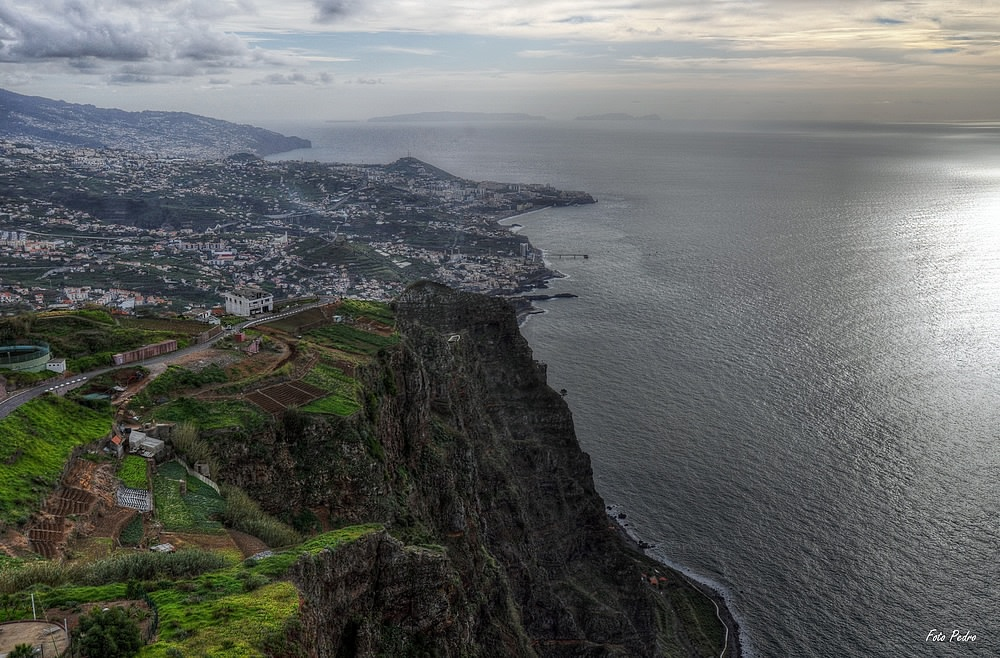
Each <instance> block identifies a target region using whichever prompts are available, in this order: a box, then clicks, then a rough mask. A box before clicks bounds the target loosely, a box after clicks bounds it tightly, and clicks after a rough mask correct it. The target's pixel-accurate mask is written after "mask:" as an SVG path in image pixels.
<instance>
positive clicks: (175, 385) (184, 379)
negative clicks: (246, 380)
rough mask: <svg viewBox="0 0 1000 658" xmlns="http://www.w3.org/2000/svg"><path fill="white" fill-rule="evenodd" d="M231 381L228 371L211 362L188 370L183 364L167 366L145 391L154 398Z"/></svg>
mask: <svg viewBox="0 0 1000 658" xmlns="http://www.w3.org/2000/svg"><path fill="white" fill-rule="evenodd" d="M227 381H229V376H228V375H226V372H225V371H224V370H223V369H222V368H220V367H219V366H217V365H215V364H214V363H210V364H209V365H207V366H206V367H204V368H202V369H201V370H197V371H195V370H188V369H187V368H182V367H181V366H173V365H172V366H167V369H166V370H165V371H164V372H163V373H162V374H160V375H159V376H158V377H157V378H156V379H154V380H153V381H151V382H150V383H149V384H148V385H147V386H146V388H145V390H144V391H143V392H144V394H145V395H147V396H149V397H150V398H152V399H156V398H158V397H160V396H171V395H176V394H177V393H178V392H180V391H183V390H187V389H196V388H201V387H202V386H206V385H208V384H222V383H225V382H227Z"/></svg>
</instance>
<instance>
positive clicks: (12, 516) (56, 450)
mask: <svg viewBox="0 0 1000 658" xmlns="http://www.w3.org/2000/svg"><path fill="white" fill-rule="evenodd" d="M110 430H111V417H110V416H107V415H104V414H101V413H98V412H96V411H93V410H91V409H88V408H86V407H82V406H80V405H78V404H76V403H75V402H71V401H68V400H65V399H63V398H61V397H57V396H52V395H46V396H43V397H40V398H38V399H35V400H32V401H31V402H28V403H26V404H24V405H21V407H19V408H18V409H17V410H16V411H14V412H13V413H12V414H11V415H9V416H7V417H6V418H4V419H2V420H0V437H3V440H2V441H0V524H19V523H22V522H24V521H26V520H27V519H28V517H30V516H31V514H32V513H33V512H34V511H35V510H36V509H37V508H38V506H39V504H40V503H41V502H42V498H43V497H44V496H46V495H47V494H48V493H49V492H51V491H52V489H53V488H54V487H55V486H56V484H58V479H59V476H60V475H61V474H62V470H63V465H64V464H65V462H66V460H67V459H68V458H69V455H70V453H71V452H72V450H73V448H75V447H77V446H81V445H84V444H87V443H90V442H91V441H96V440H97V439H101V438H104V437H105V436H107V434H108V432H109V431H110Z"/></svg>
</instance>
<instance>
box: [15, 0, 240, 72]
mask: <svg viewBox="0 0 1000 658" xmlns="http://www.w3.org/2000/svg"><path fill="white" fill-rule="evenodd" d="M203 5H204V3H203V2H202V1H201V0H183V1H173V2H172V1H170V0H164V1H162V2H159V3H157V4H156V5H155V6H150V3H148V2H147V3H144V4H143V3H137V2H135V0H93V1H90V2H87V1H85V0H33V1H32V2H31V3H30V4H29V3H28V2H23V1H22V2H13V3H7V2H2V1H0V62H12V63H31V62H63V63H64V64H66V65H68V66H70V67H72V68H73V69H75V70H80V71H83V70H95V71H96V70H97V69H100V68H101V67H102V66H103V67H104V70H105V71H106V70H108V69H109V67H111V68H115V67H120V65H123V64H142V65H143V70H142V71H141V72H139V73H136V72H135V71H128V70H125V69H124V68H119V70H117V71H112V73H113V75H114V76H115V79H116V80H120V81H123V82H126V83H132V82H146V81H149V80H150V79H151V76H153V75H158V74H163V75H189V74H190V75H194V74H196V73H198V72H200V71H202V70H204V69H219V68H234V67H242V66H246V65H249V64H252V63H254V62H256V61H257V60H258V59H259V58H258V53H255V52H254V51H253V50H251V49H250V48H249V47H248V46H247V45H246V43H245V42H244V41H243V40H242V39H240V38H239V37H237V36H236V35H233V34H228V33H225V32H221V31H219V30H217V29H215V28H214V27H213V26H212V22H211V21H209V20H207V19H203V18H202V17H203V16H204V15H205V10H204V9H202V7H203Z"/></svg>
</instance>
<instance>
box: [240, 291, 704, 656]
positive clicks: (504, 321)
mask: <svg viewBox="0 0 1000 658" xmlns="http://www.w3.org/2000/svg"><path fill="white" fill-rule="evenodd" d="M396 312H397V323H398V327H399V329H400V332H401V334H402V336H403V340H402V344H401V346H400V347H398V348H396V349H392V350H389V351H387V352H385V353H384V354H382V355H381V356H380V358H379V360H378V361H377V363H375V364H373V365H371V366H370V367H369V368H368V369H367V370H366V372H365V373H364V378H365V380H366V391H367V404H366V408H365V411H364V412H363V413H362V414H359V415H358V417H356V418H354V419H351V420H346V421H330V420H324V419H320V418H310V417H305V416H298V415H291V416H288V417H286V419H285V420H284V424H283V425H280V426H279V427H278V428H277V429H276V430H275V431H273V432H271V433H269V434H268V435H267V436H263V437H259V438H260V440H259V441H257V442H255V443H253V444H252V445H253V446H254V447H253V448H250V447H249V446H250V445H251V444H250V443H247V444H242V443H241V444H239V445H242V446H243V447H242V448H240V447H239V445H234V446H231V448H232V449H234V450H240V449H242V450H244V454H243V455H242V458H241V459H237V460H233V465H232V466H230V467H228V469H227V472H225V473H224V474H223V475H224V477H225V478H226V479H227V480H230V481H235V482H236V483H238V484H241V485H243V486H244V487H246V488H247V489H248V490H249V491H251V492H252V493H255V494H256V495H257V497H258V498H259V499H262V500H272V501H274V500H280V501H281V505H282V506H285V507H286V509H299V508H312V509H317V510H326V511H328V512H329V514H330V516H331V517H332V518H336V519H338V520H340V521H342V522H371V521H379V522H382V523H384V524H386V527H387V528H388V529H389V532H384V531H383V532H378V533H374V534H371V535H368V536H366V537H365V538H364V539H363V540H360V541H358V542H355V543H353V544H351V545H350V546H347V547H341V548H338V549H337V550H335V551H324V552H321V553H320V554H318V555H315V556H310V557H307V558H303V560H302V561H301V562H300V563H299V565H298V566H297V567H296V570H295V581H296V584H297V585H298V586H299V587H300V589H301V591H302V592H303V606H302V620H303V624H304V627H305V628H306V629H307V632H309V633H312V634H315V637H316V638H317V639H316V642H315V646H316V647H317V654H316V655H319V656H341V655H345V656H348V655H350V656H353V655H360V656H377V655H439V656H460V655H461V656H656V655H698V654H699V651H698V650H696V649H695V648H694V647H695V646H699V645H700V646H701V647H704V646H706V642H707V643H708V644H711V640H710V639H709V640H706V637H709V636H712V635H714V634H715V633H716V631H717V629H697V628H690V625H688V627H686V626H685V624H684V622H682V621H681V619H682V617H683V616H684V615H678V614H677V613H676V612H675V605H674V604H673V603H671V601H670V599H669V598H668V597H665V596H663V595H662V594H661V593H659V592H658V591H655V590H654V589H652V588H650V587H649V585H648V579H647V578H645V577H644V576H643V572H644V570H646V569H648V568H649V564H648V563H646V562H644V558H642V557H641V556H640V555H638V554H636V553H633V552H631V551H630V550H629V549H627V548H626V547H625V545H624V544H623V543H622V542H621V540H620V537H619V536H618V535H617V533H616V532H615V530H614V529H613V528H612V527H611V524H610V523H609V520H608V518H607V516H606V514H605V512H604V507H603V502H602V501H601V498H600V497H599V496H598V494H597V493H596V491H595V490H594V485H593V478H592V474H591V468H590V461H589V458H588V457H587V455H586V454H584V453H583V452H582V451H581V450H580V448H579V446H578V444H577V441H576V438H575V434H574V430H573V422H572V416H571V414H570V412H569V409H568V407H567V406H566V404H565V402H564V401H563V399H562V398H561V397H560V396H559V395H558V394H557V393H556V392H555V391H553V390H552V389H550V388H549V387H548V386H547V384H546V382H545V369H544V366H542V365H540V364H538V363H537V362H535V361H534V360H533V358H532V354H531V350H530V348H529V347H528V345H527V343H526V341H525V340H524V339H523V338H522V337H521V335H520V333H519V332H518V328H517V324H516V318H515V315H514V312H513V309H512V308H511V307H510V306H509V304H507V303H506V302H504V301H502V300H499V299H495V298H487V297H482V296H478V295H470V294H466V293H459V292H455V291H452V290H450V289H448V288H445V287H443V286H439V285H437V284H431V283H423V284H418V285H416V286H413V287H411V288H410V289H409V290H407V291H406V292H405V293H404V294H403V295H402V296H401V298H400V299H399V300H398V302H397V308H396ZM255 453H257V454H255ZM275 511H280V510H277V509H275ZM390 533H391V535H390Z"/></svg>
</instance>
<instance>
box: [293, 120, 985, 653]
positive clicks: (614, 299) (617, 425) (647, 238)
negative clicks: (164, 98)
mask: <svg viewBox="0 0 1000 658" xmlns="http://www.w3.org/2000/svg"><path fill="white" fill-rule="evenodd" d="M286 130H289V129H288V128H286ZM303 132H306V133H307V134H306V135H305V136H308V137H311V138H312V139H313V140H314V142H315V146H316V147H315V148H314V149H312V150H311V151H306V152H297V153H295V154H293V156H296V157H299V156H301V157H305V158H308V159H318V160H328V161H349V162H388V161H391V160H394V159H396V158H398V157H401V156H405V155H407V154H408V153H409V154H411V155H413V156H415V157H418V158H421V159H424V160H426V161H428V162H431V163H432V164H434V165H437V166H439V167H441V168H443V169H446V170H448V171H451V172H452V173H455V174H457V175H460V176H463V177H467V178H473V179H492V180H502V181H517V182H543V183H550V184H552V185H554V186H556V187H561V188H567V189H583V190H586V191H588V192H591V193H592V194H594V195H595V196H597V197H598V198H599V200H600V202H599V203H598V204H596V205H593V206H585V207H578V208H570V209H559V210H546V211H543V212H539V213H535V214H531V215H528V216H525V217H523V218H521V219H519V220H517V221H519V222H520V223H521V224H523V225H524V226H525V229H524V230H525V231H526V234H527V235H528V236H529V238H530V239H531V240H532V242H533V243H534V244H535V245H536V246H537V247H540V248H543V249H546V250H547V251H549V252H550V253H587V254H589V255H590V258H589V259H588V260H568V259H566V260H557V259H555V260H552V265H553V267H555V268H556V269H558V270H560V271H562V272H564V273H565V274H567V275H568V277H567V278H565V279H561V280H558V281H555V282H553V283H552V285H551V288H552V290H553V292H573V293H576V294H577V295H579V298H578V299H575V300H565V299H561V300H555V301H552V302H546V303H545V304H544V308H545V310H546V313H545V314H544V315H540V316H535V317H532V318H531V319H530V320H529V321H528V322H527V323H526V324H525V326H524V327H523V331H524V333H525V335H526V336H527V338H528V340H529V341H530V342H531V345H532V347H533V348H534V350H535V354H536V357H537V358H539V359H540V360H542V361H545V362H547V363H548V364H549V381H550V384H551V385H552V386H553V387H555V388H557V389H559V388H565V389H567V391H568V397H567V399H568V401H569V402H570V405H571V407H572V409H573V414H574V418H575V422H576V429H577V434H578V436H579V439H580V442H581V444H582V446H583V447H584V449H585V450H587V451H588V452H589V453H590V454H591V455H592V457H593V465H594V473H595V479H596V481H597V485H598V489H599V490H600V492H601V493H602V494H603V496H604V497H605V499H606V500H607V501H608V502H609V503H613V504H616V505H620V506H621V507H622V508H623V509H624V510H625V511H626V513H627V514H628V522H629V524H630V525H631V528H632V529H633V531H634V532H635V533H636V534H637V535H638V536H639V537H641V538H642V539H644V540H645V541H648V542H650V543H652V544H655V546H656V548H655V549H654V553H655V555H657V556H658V557H660V558H661V559H663V560H665V561H668V562H669V563H671V564H675V565H679V566H681V567H683V568H684V569H686V570H688V571H689V572H690V573H692V574H694V575H695V576H696V577H699V578H701V579H704V580H706V581H709V582H711V583H713V584H715V585H716V586H717V587H719V588H721V589H722V590H723V591H724V592H725V593H726V596H727V598H728V600H729V602H730V605H731V607H732V609H733V610H734V612H735V613H736V615H737V616H738V618H739V619H740V620H741V622H742V624H743V631H744V635H745V641H746V645H747V648H748V651H747V653H748V654H751V655H756V656H938V655H949V656H950V655H958V656H964V655H977V656H978V655H1000V613H998V612H997V601H998V598H1000V597H998V594H1000V565H998V546H1000V503H998V494H1000V486H998V484H997V483H998V478H1000V441H998V433H1000V430H998V428H1000V423H998V421H1000V377H998V375H1000V323H998V320H1000V130H995V129H994V128H993V127H991V126H975V127H969V126H949V125H935V126H860V125H854V126H818V125H812V126H810V125H798V126H754V127H732V128H728V129H723V128H711V129H704V128H698V127H691V126H684V127H678V126H675V125H671V124H667V123H666V122H659V123H640V124H636V123H603V122H601V123H594V122H575V123H557V122H543V123H531V124H502V125H486V124H410V125H386V124H329V125H326V126H323V127H312V128H311V129H307V130H299V133H300V134H301V133H303ZM284 157H287V156H284ZM932 629H938V630H940V631H943V632H944V633H945V636H946V638H945V639H946V641H944V642H931V641H927V637H928V634H929V632H930V631H931V630H932ZM953 630H959V631H962V632H963V633H964V632H966V631H971V633H973V634H974V635H975V636H976V640H975V641H974V642H966V643H958V642H949V641H947V640H948V639H949V638H950V636H951V635H952V631H953Z"/></svg>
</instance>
